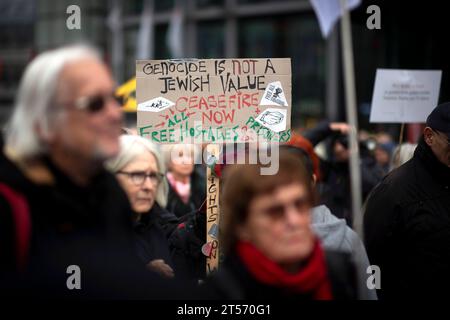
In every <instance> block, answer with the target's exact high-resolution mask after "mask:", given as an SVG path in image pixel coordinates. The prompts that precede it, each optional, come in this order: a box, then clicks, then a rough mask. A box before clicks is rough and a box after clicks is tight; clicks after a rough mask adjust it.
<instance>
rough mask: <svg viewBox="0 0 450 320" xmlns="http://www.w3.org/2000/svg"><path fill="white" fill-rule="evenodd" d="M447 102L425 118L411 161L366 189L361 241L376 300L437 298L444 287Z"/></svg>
mask: <svg viewBox="0 0 450 320" xmlns="http://www.w3.org/2000/svg"><path fill="white" fill-rule="evenodd" d="M449 141H450V103H449V102H447V103H444V104H441V105H439V106H437V107H436V108H435V109H434V110H433V111H432V112H431V113H430V115H429V116H428V118H427V120H426V128H425V129H424V131H423V136H422V137H421V139H420V141H419V144H418V146H417V148H416V150H415V151H414V156H413V158H412V159H411V160H409V161H408V162H406V163H405V164H403V165H402V166H400V167H399V168H397V169H395V170H393V171H392V172H391V173H390V174H389V175H387V176H386V177H385V178H384V179H383V181H382V182H381V183H380V184H379V185H378V186H377V187H376V188H375V189H374V190H373V191H372V192H371V194H370V195H369V198H368V200H367V204H366V210H365V216H364V229H365V242H366V248H367V253H368V255H369V259H370V261H371V262H372V264H375V265H378V266H379V268H380V270H381V288H377V289H380V292H379V297H380V298H381V299H397V298H399V297H400V298H402V299H405V298H414V299H418V298H425V299H430V298H431V299H433V298H438V299H439V298H442V297H444V296H446V295H448V288H449V286H450V280H449V279H450V277H449V270H450V247H449V245H450V142H449Z"/></svg>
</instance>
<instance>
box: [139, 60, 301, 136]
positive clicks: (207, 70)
mask: <svg viewBox="0 0 450 320" xmlns="http://www.w3.org/2000/svg"><path fill="white" fill-rule="evenodd" d="M136 80H137V90H136V97H137V103H138V108H137V110H138V115H137V118H138V120H137V128H138V132H139V134H140V135H141V136H143V137H147V138H149V139H150V140H152V141H153V142H156V143H237V142H247V141H249V139H250V135H248V134H247V133H248V132H249V131H251V132H252V133H253V135H252V138H254V137H256V138H257V139H263V140H265V141H268V142H286V141H288V140H289V139H290V136H291V134H290V125H291V122H290V118H291V105H292V100H291V90H292V89H291V61H290V59H288V58H285V59H188V60H138V61H137V62H136ZM268 109H270V110H268ZM250 141H251V140H250Z"/></svg>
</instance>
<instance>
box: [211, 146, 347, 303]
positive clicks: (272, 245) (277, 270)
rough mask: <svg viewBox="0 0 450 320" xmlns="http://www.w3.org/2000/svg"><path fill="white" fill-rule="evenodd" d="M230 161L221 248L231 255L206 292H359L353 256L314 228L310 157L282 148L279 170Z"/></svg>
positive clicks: (255, 295) (241, 295) (313, 295)
mask: <svg viewBox="0 0 450 320" xmlns="http://www.w3.org/2000/svg"><path fill="white" fill-rule="evenodd" d="M262 167H263V166H262V165H257V164H246V165H234V166H231V167H228V168H226V169H225V172H224V188H223V194H222V198H221V217H222V218H221V219H222V220H221V234H220V238H221V242H220V245H221V248H222V250H223V252H224V254H225V256H226V258H225V260H224V262H223V263H221V264H220V265H219V271H218V273H217V274H216V275H213V276H212V278H209V279H207V282H206V284H205V286H204V288H203V290H204V293H205V297H206V298H219V299H260V300H261V299H283V300H331V299H354V298H355V279H354V276H355V272H354V269H353V265H352V263H351V262H350V260H349V256H347V255H346V254H341V253H334V252H325V251H324V250H323V249H322V245H321V244H320V241H319V240H318V238H317V237H316V236H315V235H314V233H313V231H312V229H311V227H310V224H311V221H310V220H311V214H310V211H311V208H312V207H313V206H314V203H315V194H314V186H313V184H312V181H311V178H310V176H309V175H308V172H307V170H306V168H305V165H304V163H303V162H302V161H301V160H300V159H298V158H297V157H296V156H294V155H292V154H290V153H288V152H287V151H285V150H281V151H280V157H279V170H278V172H277V173H276V174H275V175H262V174H261V169H262Z"/></svg>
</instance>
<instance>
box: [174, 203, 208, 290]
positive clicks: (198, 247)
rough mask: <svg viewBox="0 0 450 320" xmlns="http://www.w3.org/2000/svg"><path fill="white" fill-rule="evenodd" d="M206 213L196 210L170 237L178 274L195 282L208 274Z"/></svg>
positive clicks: (188, 215) (186, 217)
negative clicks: (204, 250) (204, 251)
mask: <svg viewBox="0 0 450 320" xmlns="http://www.w3.org/2000/svg"><path fill="white" fill-rule="evenodd" d="M205 243H206V213H205V212H202V211H195V212H192V213H190V214H187V215H186V216H185V221H184V222H182V223H180V224H179V225H178V227H177V229H176V230H175V231H174V232H173V233H172V234H171V236H170V237H169V244H170V249H171V257H172V261H173V263H174V265H175V269H176V270H177V271H178V275H179V276H181V277H183V278H185V279H188V280H192V281H194V282H195V283H196V282H197V281H198V280H202V279H204V278H205V276H206V256H205V255H204V254H203V253H202V246H203V245H204V244H205Z"/></svg>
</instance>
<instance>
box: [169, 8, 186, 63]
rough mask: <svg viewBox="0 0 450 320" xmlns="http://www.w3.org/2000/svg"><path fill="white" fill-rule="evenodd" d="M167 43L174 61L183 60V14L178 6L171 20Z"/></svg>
mask: <svg viewBox="0 0 450 320" xmlns="http://www.w3.org/2000/svg"><path fill="white" fill-rule="evenodd" d="M166 42H167V46H168V47H169V50H170V54H171V57H172V59H178V58H183V56H184V53H183V12H182V11H181V8H180V6H178V5H176V6H175V8H174V10H173V12H172V16H171V18H170V25H169V30H168V31H167V37H166Z"/></svg>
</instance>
